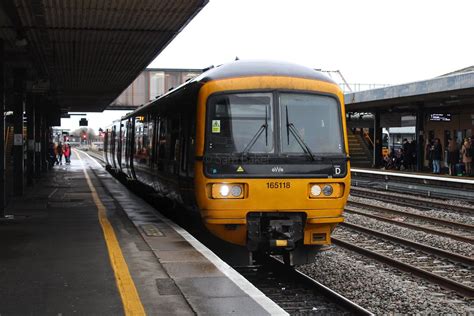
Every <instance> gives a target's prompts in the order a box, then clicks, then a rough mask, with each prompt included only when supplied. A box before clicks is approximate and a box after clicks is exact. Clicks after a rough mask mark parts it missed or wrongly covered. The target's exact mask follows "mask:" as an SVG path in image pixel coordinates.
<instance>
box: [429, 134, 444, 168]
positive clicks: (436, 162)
mask: <svg viewBox="0 0 474 316" xmlns="http://www.w3.org/2000/svg"><path fill="white" fill-rule="evenodd" d="M431 159H433V173H434V174H440V173H441V160H442V159H443V147H442V146H441V141H440V139H439V138H435V140H434V143H433V146H431Z"/></svg>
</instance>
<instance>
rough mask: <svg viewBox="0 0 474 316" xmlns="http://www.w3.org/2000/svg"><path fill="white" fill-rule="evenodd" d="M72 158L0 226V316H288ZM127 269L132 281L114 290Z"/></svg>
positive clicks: (92, 164) (108, 179)
mask: <svg viewBox="0 0 474 316" xmlns="http://www.w3.org/2000/svg"><path fill="white" fill-rule="evenodd" d="M73 155H74V156H73V160H72V163H71V165H62V166H55V167H54V170H53V171H51V172H49V173H48V174H47V175H46V176H45V177H44V178H43V179H41V180H39V181H38V182H37V184H36V185H35V186H34V187H31V188H27V190H26V191H27V193H26V194H25V196H23V197H21V198H15V199H13V201H12V202H11V203H10V205H9V206H8V213H10V214H13V215H14V216H15V218H14V219H13V220H2V221H0V284H1V286H0V298H1V299H0V315H2V316H3V315H33V314H34V315H44V314H51V315H52V314H54V315H58V314H73V313H76V314H87V315H98V314H100V315H121V314H130V311H133V310H134V308H135V307H136V306H135V305H134V304H140V305H141V306H142V311H143V312H145V313H146V314H149V315H155V314H162V315H195V314H198V315H224V314H232V315H269V314H279V315H282V314H286V313H285V312H284V311H283V310H281V309H280V308H279V307H278V306H277V305H276V304H274V303H273V302H272V301H271V300H269V299H268V298H267V297H266V296H265V295H263V294H262V293H261V292H260V291H258V290H257V289H256V288H254V287H253V286H252V285H251V284H250V283H248V282H247V281H246V280H245V279H244V278H243V277H241V276H240V275H238V274H237V273H236V272H235V270H233V269H232V268H230V267H229V266H228V265H227V264H225V263H224V262H222V261H221V260H220V259H219V258H217V257H216V256H215V255H214V254H213V253H212V252H210V251H209V250H208V249H207V248H206V247H205V246H203V245H202V244H200V243H199V242H198V241H197V240H195V239H194V238H193V237H192V236H191V235H189V234H188V233H187V232H186V231H184V230H183V229H181V228H180V227H178V226H177V225H175V224H174V223H171V222H170V221H169V220H168V219H166V218H165V217H163V216H162V215H161V214H159V213H158V212H157V211H156V210H155V209H153V208H152V207H151V206H149V205H148V204H147V203H145V202H144V201H143V200H141V199H140V198H138V197H136V196H135V195H134V194H132V193H130V192H129V191H127V189H126V188H125V187H124V186H122V184H120V183H119V182H118V181H117V180H115V179H114V178H113V177H112V176H111V175H110V174H108V173H107V172H106V171H105V170H104V169H103V168H102V167H101V166H100V165H98V164H97V162H96V161H94V160H92V159H91V158H90V157H88V156H87V155H86V154H85V153H79V152H77V151H75V152H74V154H73ZM79 155H80V157H81V159H78V158H79ZM84 170H86V173H85V172H84ZM87 178H89V179H90V183H88V181H87ZM93 191H95V192H96V194H97V197H98V198H99V201H97V200H94V198H93ZM97 203H99V204H102V206H103V208H104V209H103V210H104V213H103V214H104V219H103V221H99V217H100V214H101V213H100V206H98V204H97ZM104 221H105V222H104ZM107 223H109V224H110V225H111V227H112V232H113V234H114V236H115V238H116V241H118V245H119V250H120V252H121V256H122V258H123V259H124V260H125V262H126V265H125V267H126V268H125V269H124V268H123V267H122V268H120V267H119V268H117V263H116V261H117V260H119V259H120V258H118V257H117V254H116V251H115V252H114V251H113V250H111V248H110V247H113V246H110V242H111V241H110V231H109V232H108V233H104V225H106V224H107ZM111 253H112V255H111ZM113 253H115V255H114V254H113ZM114 256H115V257H114ZM111 262H113V263H111ZM118 266H119V265H118ZM117 270H120V271H117ZM125 270H128V273H129V276H131V280H132V281H131V282H129V283H131V284H125V287H123V286H122V287H121V286H120V285H119V284H121V283H120V282H122V283H124V282H123V280H121V281H119V282H117V280H118V278H119V279H120V278H121V277H118V276H120V275H121V274H120V273H123V272H124V271H125ZM125 272H126V271H125ZM125 283H127V282H125ZM122 285H123V284H122ZM127 286H131V287H128V288H127ZM133 287H134V288H135V289H136V293H138V302H131V303H130V301H128V300H132V301H133V298H132V299H130V296H133V295H131V294H130V293H129V292H133V291H127V290H124V288H125V289H131V288H133ZM132 294H133V293H132ZM134 306H135V307H134ZM130 308H131V309H130ZM135 311H140V310H139V309H136V310H135Z"/></svg>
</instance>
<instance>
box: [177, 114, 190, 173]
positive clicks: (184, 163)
mask: <svg viewBox="0 0 474 316" xmlns="http://www.w3.org/2000/svg"><path fill="white" fill-rule="evenodd" d="M180 124H181V126H182V128H181V129H180V134H181V135H180V137H179V138H180V139H181V144H180V147H181V148H180V156H179V161H180V171H181V174H182V175H186V171H187V169H188V150H189V148H188V147H189V146H188V135H189V124H190V118H189V115H187V114H186V115H183V116H182V117H181V122H180Z"/></svg>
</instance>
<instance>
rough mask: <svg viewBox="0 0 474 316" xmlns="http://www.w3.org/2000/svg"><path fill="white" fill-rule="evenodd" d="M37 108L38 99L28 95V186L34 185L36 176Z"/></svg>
mask: <svg viewBox="0 0 474 316" xmlns="http://www.w3.org/2000/svg"><path fill="white" fill-rule="evenodd" d="M35 106H36V98H35V96H34V95H33V94H28V96H27V98H26V136H27V137H26V139H27V141H26V146H27V147H26V184H27V185H29V186H31V185H33V177H34V175H35V170H34V168H35V161H34V160H35Z"/></svg>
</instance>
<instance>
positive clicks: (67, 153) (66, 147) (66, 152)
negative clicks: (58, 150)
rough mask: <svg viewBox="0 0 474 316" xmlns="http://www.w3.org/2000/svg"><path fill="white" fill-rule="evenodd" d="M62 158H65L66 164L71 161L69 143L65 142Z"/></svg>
mask: <svg viewBox="0 0 474 316" xmlns="http://www.w3.org/2000/svg"><path fill="white" fill-rule="evenodd" d="M63 154H64V159H65V160H66V164H68V165H69V164H70V163H71V146H70V145H69V144H65V145H64V148H63Z"/></svg>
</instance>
